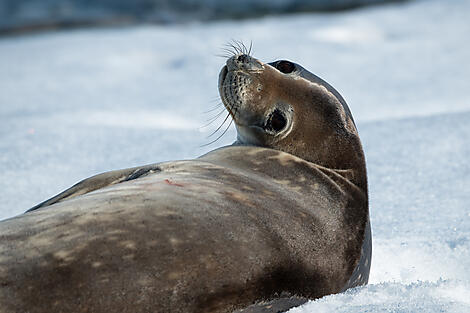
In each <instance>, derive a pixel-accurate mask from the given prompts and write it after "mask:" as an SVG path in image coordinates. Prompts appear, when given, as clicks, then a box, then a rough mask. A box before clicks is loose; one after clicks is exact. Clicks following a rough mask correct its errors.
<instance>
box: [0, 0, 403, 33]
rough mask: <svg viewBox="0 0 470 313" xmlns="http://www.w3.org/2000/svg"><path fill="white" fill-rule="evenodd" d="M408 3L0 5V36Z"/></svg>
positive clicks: (76, 1) (20, 1)
mask: <svg viewBox="0 0 470 313" xmlns="http://www.w3.org/2000/svg"><path fill="white" fill-rule="evenodd" d="M403 1H408V0H0V34H1V33H2V32H4V33H5V32H7V33H8V32H12V31H14V32H16V31H22V30H31V28H55V27H76V26H90V25H95V26H96V25H124V24H135V23H175V22H187V21H188V20H190V21H196V20H206V21H207V20H214V19H224V18H237V19H240V18H248V17H259V16H263V15H266V14H279V13H281V14H283V13H293V12H307V11H329V12H331V11H338V10H346V9H351V8H356V7H361V6H365V5H371V4H381V3H387V2H403Z"/></svg>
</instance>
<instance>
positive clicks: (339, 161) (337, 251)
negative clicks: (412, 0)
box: [0, 53, 371, 313]
mask: <svg viewBox="0 0 470 313" xmlns="http://www.w3.org/2000/svg"><path fill="white" fill-rule="evenodd" d="M219 91H220V95H221V98H222V101H223V103H224V105H225V107H226V109H227V111H228V112H229V114H230V115H231V116H232V118H233V120H234V122H235V125H236V128H237V132H238V138H237V141H236V142H235V143H234V144H233V145H231V146H227V147H223V148H219V149H216V150H214V151H212V152H210V153H208V154H206V155H203V156H201V157H199V158H197V159H194V160H184V161H171V162H164V163H158V164H151V165H146V166H142V167H137V168H130V169H124V170H118V171H112V172H107V173H104V174H99V175H96V176H94V177H91V178H88V179H85V180H84V181H82V182H80V183H78V184H76V185H75V186H73V187H71V188H70V189H68V190H66V191H64V192H62V193H60V194H59V195H57V196H55V197H53V198H51V199H49V200H47V201H45V202H43V203H41V204H39V205H37V206H35V207H34V208H32V209H30V210H28V212H27V213H26V214H23V215H20V216H17V217H14V218H11V219H9V220H6V221H2V222H0V312H2V313H4V312H25V311H28V312H38V313H42V312H51V311H54V312H184V313H189V312H215V313H218V312H235V311H237V312H252V313H253V312H280V311H285V310H288V309H289V308H291V307H293V306H297V305H300V304H302V303H304V302H305V301H307V300H308V299H316V298H319V297H322V296H324V295H327V294H332V293H338V292H341V291H344V290H346V289H347V288H351V287H355V286H360V285H364V284H366V283H367V281H368V276H369V269H370V258H371V236H370V223H369V215H368V195H367V175H366V166H365V158H364V153H363V150H362V147H361V142H360V139H359V136H358V133H357V130H356V127H355V124H354V121H353V118H352V116H351V113H350V111H349V109H348V107H347V105H346V103H345V101H344V100H343V98H342V97H341V96H340V95H339V94H338V93H337V92H336V91H335V90H334V89H333V88H332V87H331V86H330V85H328V84H327V83H326V82H324V81H323V80H321V79H320V78H318V77H316V76H315V75H313V74H311V73H309V72H308V71H307V70H305V69H304V68H302V67H300V66H299V65H297V64H295V63H292V62H289V61H285V60H282V61H276V62H273V63H262V62H260V61H259V60H257V59H255V58H254V57H252V56H250V55H249V54H247V53H238V54H236V55H234V56H232V57H230V58H229V59H228V60H227V62H226V66H224V67H223V69H222V70H221V73H220V76H219Z"/></svg>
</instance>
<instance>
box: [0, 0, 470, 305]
mask: <svg viewBox="0 0 470 313" xmlns="http://www.w3.org/2000/svg"><path fill="white" fill-rule="evenodd" d="M468 12H470V1H469V0H454V1H437V0H429V1H415V2H411V3H406V4H394V5H387V6H380V7H373V8H365V9H360V10H354V11H349V12H343V13H336V14H301V15H290V16H285V17H268V18H263V19H256V20H245V21H238V22H234V21H225V22H213V23H205V24H202V23H195V24H188V25H171V26H146V27H130V28H129V27H128V28H117V29H100V30H93V29H87V30H77V31H64V32H55V33H44V34H40V35H32V36H22V37H5V38H2V39H0V139H1V140H0V199H1V202H0V219H2V218H3V219H4V218H8V217H11V216H14V215H17V214H21V213H22V212H23V211H25V210H26V209H28V208H29V207H31V206H33V205H35V204H37V203H39V202H40V201H42V200H45V199H46V198H49V197H51V196H53V195H54V194H56V193H58V192H60V191H62V190H64V189H65V188H67V187H70V186H71V185H72V184H74V183H75V182H77V181H79V180H81V179H83V178H86V177H89V176H91V175H93V174H96V173H98V172H103V171H108V170H113V169H117V168H125V167H131V166H137V165H143V164H148V163H154V162H160V161H166V160H173V159H187V158H194V157H197V156H199V155H201V154H203V153H205V152H207V151H210V150H212V149H214V148H216V147H219V146H223V145H227V144H230V143H231V142H233V141H234V139H235V136H236V133H235V130H234V129H233V126H231V128H230V129H229V131H228V132H227V133H226V134H225V135H224V136H223V137H222V138H221V139H220V140H218V141H217V142H216V143H214V144H211V145H209V146H205V147H200V146H201V145H203V144H205V143H208V142H210V141H211V139H213V138H214V136H213V137H211V138H206V136H208V135H209V134H210V133H211V132H212V131H213V130H215V129H216V128H217V126H218V125H219V124H220V123H221V122H222V121H223V117H224V116H221V117H220V118H219V120H218V122H215V123H213V124H211V125H210V126H208V127H206V128H199V127H200V126H202V125H204V124H205V120H206V119H208V118H210V117H211V116H213V115H215V114H216V113H217V112H218V111H217V110H216V111H213V112H210V113H203V112H204V111H207V110H210V109H211V108H213V107H214V106H215V105H217V100H216V99H217V98H218V93H217V77H218V72H219V70H220V68H221V67H222V65H223V63H224V59H223V58H219V57H217V56H216V55H217V54H220V53H222V52H221V50H220V48H221V47H222V46H223V44H224V43H226V42H228V41H229V40H230V39H240V40H244V41H245V42H248V43H249V42H250V40H252V41H253V45H254V55H255V56H256V57H258V58H260V59H261V60H264V61H273V60H276V59H290V60H292V61H295V62H297V63H299V64H301V65H303V66H304V67H306V68H307V69H309V70H310V71H312V72H313V73H316V74H317V75H319V76H320V77H322V78H324V79H325V80H327V81H328V82H329V83H331V84H332V85H333V86H335V87H336V88H337V89H338V91H339V92H340V93H341V94H342V95H343V96H344V98H345V99H346V101H347V102H348V104H349V106H350V108H351V111H352V112H353V115H354V117H355V120H356V123H357V125H358V129H359V132H360V135H361V138H362V141H363V144H364V149H365V153H366V157H367V165H368V173H369V195H370V213H371V223H372V231H373V259H372V269H371V276H370V283H369V285H367V286H364V287H360V288H354V289H350V290H348V291H346V292H345V293H342V294H337V295H331V296H327V297H324V298H322V299H319V300H316V301H311V302H309V303H307V304H305V305H303V306H302V307H299V308H295V309H292V310H291V311H290V312H292V313H293V312H296V313H298V312H470V192H469V191H470V162H469V160H470V96H469V87H470V84H469V77H470V62H469V59H470V41H469V40H468V34H469V33H470V20H469V14H468ZM218 110H222V108H221V107H219V109H218ZM219 133H220V132H219Z"/></svg>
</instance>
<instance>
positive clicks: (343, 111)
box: [219, 54, 367, 190]
mask: <svg viewBox="0 0 470 313" xmlns="http://www.w3.org/2000/svg"><path fill="white" fill-rule="evenodd" d="M219 92H220V96H221V98H222V102H223V103H224V105H225V107H226V108H227V110H228V111H229V113H230V114H231V116H232V118H233V120H234V122H235V125H236V128H237V132H238V141H237V143H238V144H244V145H256V146H262V147H269V148H273V149H276V150H281V151H284V152H288V153H290V154H293V155H296V156H298V157H300V158H302V159H304V160H307V161H310V162H312V163H315V164H318V165H320V166H324V167H326V168H330V169H335V170H339V171H343V172H347V174H348V175H349V177H348V178H349V179H351V180H352V181H353V183H355V184H356V185H357V186H358V187H360V188H361V189H363V190H367V180H366V173H365V158H364V154H363V151H362V146H361V143H360V140H359V136H358V133H357V130H356V126H355V123H354V120H353V117H352V115H351V112H350V110H349V108H348V106H347V104H346V102H345V101H344V99H343V98H342V97H341V95H340V94H339V93H338V92H337V91H336V90H335V89H334V88H333V87H331V86H330V85H329V84H328V83H326V82H325V81H323V80H322V79H320V78H319V77H317V76H315V75H314V74H312V73H310V72H308V71H307V70H306V69H304V68H303V67H301V66H300V65H298V64H295V63H293V62H290V61H286V60H281V61H275V62H272V63H262V62H261V61H259V60H257V59H255V58H253V57H252V56H250V55H247V54H239V55H235V56H233V57H231V58H230V59H228V60H227V64H226V66H224V67H223V68H222V70H221V72H220V75H219Z"/></svg>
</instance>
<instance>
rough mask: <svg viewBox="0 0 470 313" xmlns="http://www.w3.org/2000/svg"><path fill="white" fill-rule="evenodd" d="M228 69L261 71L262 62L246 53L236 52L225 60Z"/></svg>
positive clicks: (262, 67)
mask: <svg viewBox="0 0 470 313" xmlns="http://www.w3.org/2000/svg"><path fill="white" fill-rule="evenodd" d="M227 68H228V70H229V71H261V70H263V69H264V65H263V63H261V62H260V61H259V60H257V59H255V58H253V57H252V56H250V55H248V54H237V55H234V56H233V57H231V58H229V59H228V60H227Z"/></svg>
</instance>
